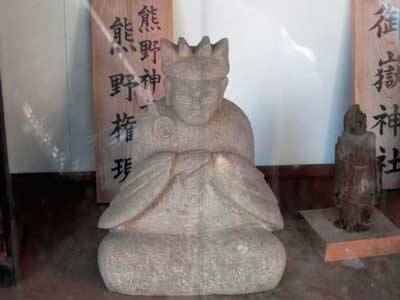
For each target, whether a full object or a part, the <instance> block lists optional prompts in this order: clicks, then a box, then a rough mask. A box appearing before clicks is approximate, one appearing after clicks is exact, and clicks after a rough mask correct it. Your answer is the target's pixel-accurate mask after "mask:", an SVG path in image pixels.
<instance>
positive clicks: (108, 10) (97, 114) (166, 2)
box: [92, 0, 172, 203]
mask: <svg viewBox="0 0 400 300" xmlns="http://www.w3.org/2000/svg"><path fill="white" fill-rule="evenodd" d="M160 38H168V39H171V38H172V0H93V1H92V46H93V50H92V51H93V53H92V57H93V96H94V122H95V132H96V171H97V172H96V174H97V202H98V203H107V202H110V201H111V200H112V198H113V197H114V195H115V194H116V193H117V192H118V190H119V188H120V186H121V184H122V183H123V182H124V181H125V179H126V178H127V176H128V175H129V174H130V173H131V172H132V173H134V172H135V170H133V169H132V165H131V156H130V152H131V149H132V147H134V146H135V145H133V141H132V134H133V132H134V130H135V122H136V121H135V120H136V118H137V116H138V115H139V113H140V110H141V108H143V107H145V106H146V105H148V104H149V103H150V102H152V101H153V99H159V98H161V97H162V96H163V95H164V89H163V76H162V74H161V63H160V59H161V58H160Z"/></svg>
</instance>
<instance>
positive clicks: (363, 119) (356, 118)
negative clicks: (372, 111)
mask: <svg viewBox="0 0 400 300" xmlns="http://www.w3.org/2000/svg"><path fill="white" fill-rule="evenodd" d="M350 130H351V133H352V134H355V135H361V134H364V133H365V132H366V131H367V116H366V114H365V113H363V112H362V111H361V110H359V109H358V110H356V111H355V113H354V114H353V120H352V122H351V125H350Z"/></svg>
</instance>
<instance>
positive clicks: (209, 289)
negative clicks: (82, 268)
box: [98, 37, 286, 295]
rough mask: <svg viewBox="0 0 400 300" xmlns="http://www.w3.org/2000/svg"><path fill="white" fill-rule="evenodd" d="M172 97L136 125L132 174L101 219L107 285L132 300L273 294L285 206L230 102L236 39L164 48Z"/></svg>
mask: <svg viewBox="0 0 400 300" xmlns="http://www.w3.org/2000/svg"><path fill="white" fill-rule="evenodd" d="M161 56H162V59H163V60H162V68H163V72H164V73H165V75H166V82H165V84H166V97H165V98H164V99H160V100H158V101H156V102H154V103H153V104H151V105H149V107H148V109H147V111H145V112H143V114H142V115H141V116H140V118H139V119H138V121H137V127H136V131H135V134H134V142H133V151H132V157H133V172H132V173H131V175H130V176H129V177H128V178H127V180H126V182H125V183H124V185H123V186H122V187H121V190H120V192H119V193H118V195H117V196H116V197H115V199H113V201H112V202H111V204H110V206H109V207H108V209H107V210H106V211H105V212H104V213H103V215H102V216H101V218H100V220H99V224H98V226H99V227H100V228H104V229H108V230H109V233H108V234H107V236H106V237H105V238H104V240H103V242H102V243H101V245H100V247H99V258H98V263H99V268H100V272H101V274H102V277H103V280H104V282H105V284H106V286H107V287H108V288H109V289H110V290H112V291H115V292H120V293H124V294H131V295H205V294H243V293H253V292H259V291H263V290H268V289H272V288H274V287H276V286H277V284H278V283H279V281H280V279H281V277H282V274H283V271H284V269H285V263H286V255H285V250H284V248H283V246H282V244H281V243H280V241H279V240H278V239H277V238H276V237H275V236H274V235H273V234H272V232H273V231H275V230H279V229H282V228H283V221H282V216H281V214H280V211H279V205H278V201H277V199H276V198H275V196H274V194H273V192H272V191H271V189H270V187H269V186H268V184H267V183H266V182H265V180H264V176H263V174H262V173H261V172H259V171H258V170H257V169H256V168H255V165H254V141H253V134H252V129H251V126H250V123H249V121H248V119H247V117H246V116H245V114H244V113H243V112H242V111H241V110H240V109H239V108H238V107H237V106H236V105H235V104H233V103H232V102H230V101H229V100H226V99H224V98H223V94H224V92H225V89H226V86H227V83H228V80H227V77H226V75H227V73H228V71H229V63H228V41H227V40H226V39H223V40H221V41H219V42H218V43H216V44H214V45H211V43H210V41H209V39H208V38H207V37H205V38H203V39H202V41H201V42H200V44H199V45H198V46H196V47H190V46H189V45H188V44H187V43H186V41H185V40H184V39H182V38H180V39H179V41H178V44H177V45H175V44H173V43H171V42H169V41H166V40H162V43H161Z"/></svg>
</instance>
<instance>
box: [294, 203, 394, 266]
mask: <svg viewBox="0 0 400 300" xmlns="http://www.w3.org/2000/svg"><path fill="white" fill-rule="evenodd" d="M300 213H301V215H302V216H303V217H304V219H305V224H304V226H301V228H299V229H300V230H301V231H302V233H303V235H304V237H305V239H306V240H307V241H308V242H309V243H310V244H311V246H312V247H313V248H314V249H315V250H316V251H317V252H318V253H319V254H320V255H321V256H322V258H323V259H324V261H325V262H331V261H340V260H346V259H354V258H362V257H370V256H380V255H387V254H393V253H400V230H399V229H398V228H397V227H396V226H395V225H394V224H393V223H392V222H391V221H390V220H389V219H388V218H386V217H385V216H384V215H383V214H382V213H381V212H380V211H379V210H377V209H374V210H373V211H372V214H371V228H370V230H368V231H363V232H347V231H345V230H342V229H339V228H337V227H336V226H335V225H334V223H335V221H336V220H337V219H338V218H339V213H338V210H337V209H336V208H335V207H332V208H327V209H314V210H303V211H300Z"/></svg>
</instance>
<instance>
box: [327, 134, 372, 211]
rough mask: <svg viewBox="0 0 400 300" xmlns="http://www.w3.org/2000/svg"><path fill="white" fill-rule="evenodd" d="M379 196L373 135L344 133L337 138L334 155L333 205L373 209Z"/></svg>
mask: <svg viewBox="0 0 400 300" xmlns="http://www.w3.org/2000/svg"><path fill="white" fill-rule="evenodd" d="M377 193H378V182H377V159H376V152H375V135H374V134H372V133H370V132H366V133H365V134H364V135H361V136H353V135H349V134H347V133H345V134H343V135H342V136H340V137H339V139H338V142H337V144H336V151H335V195H336V201H337V202H336V205H337V206H338V207H339V208H341V207H343V206H344V204H345V203H352V204H355V205H360V206H363V205H370V206H371V207H372V206H373V205H375V199H376V197H377Z"/></svg>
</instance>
